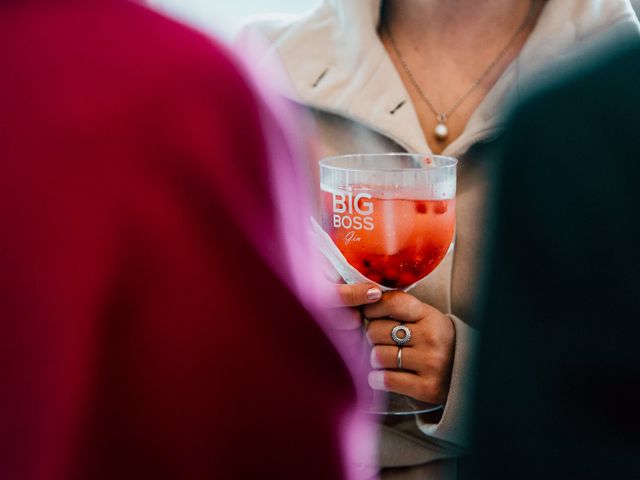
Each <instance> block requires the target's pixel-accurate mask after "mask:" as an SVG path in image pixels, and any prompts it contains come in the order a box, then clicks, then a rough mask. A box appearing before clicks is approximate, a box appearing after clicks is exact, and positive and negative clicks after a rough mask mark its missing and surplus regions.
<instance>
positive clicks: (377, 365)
mask: <svg viewBox="0 0 640 480" xmlns="http://www.w3.org/2000/svg"><path fill="white" fill-rule="evenodd" d="M370 363H371V366H372V367H373V368H382V364H381V363H380V360H379V359H378V355H376V351H375V350H371V362H370Z"/></svg>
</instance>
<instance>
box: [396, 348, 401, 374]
mask: <svg viewBox="0 0 640 480" xmlns="http://www.w3.org/2000/svg"><path fill="white" fill-rule="evenodd" d="M397 363H398V370H402V347H398V358H397Z"/></svg>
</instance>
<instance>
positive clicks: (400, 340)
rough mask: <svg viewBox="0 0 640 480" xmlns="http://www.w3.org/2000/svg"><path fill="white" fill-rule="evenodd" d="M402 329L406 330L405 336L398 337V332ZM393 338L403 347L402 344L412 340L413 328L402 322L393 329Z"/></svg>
mask: <svg viewBox="0 0 640 480" xmlns="http://www.w3.org/2000/svg"><path fill="white" fill-rule="evenodd" d="M400 331H403V332H404V337H402V338H400V337H398V332H400ZM391 340H393V341H394V342H395V343H396V345H398V346H399V347H401V346H402V345H405V344H407V343H409V340H411V330H409V327H407V326H406V325H403V324H402V323H401V324H400V325H396V326H395V327H393V329H392V330H391Z"/></svg>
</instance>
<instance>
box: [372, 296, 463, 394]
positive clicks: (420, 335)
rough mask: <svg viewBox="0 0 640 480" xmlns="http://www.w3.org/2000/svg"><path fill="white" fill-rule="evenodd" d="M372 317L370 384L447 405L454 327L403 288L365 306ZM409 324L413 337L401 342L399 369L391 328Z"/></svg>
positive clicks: (441, 315)
mask: <svg viewBox="0 0 640 480" xmlns="http://www.w3.org/2000/svg"><path fill="white" fill-rule="evenodd" d="M363 313H364V316H365V317H366V318H367V319H369V321H370V322H369V325H368V328H367V336H368V338H369V341H370V342H371V344H372V345H373V350H372V351H371V365H372V366H373V368H375V369H376V370H374V371H372V372H371V373H370V374H369V384H370V385H371V387H372V388H374V389H377V390H388V391H392V392H396V393H400V394H403V395H408V396H410V397H412V398H415V399H417V400H422V401H424V402H428V403H435V404H442V403H445V401H446V399H447V395H448V393H449V384H450V382H451V371H452V368H453V354H454V345H455V330H454V327H453V323H452V322H451V320H450V319H449V318H448V317H447V316H446V315H444V314H443V313H442V312H440V311H439V310H437V309H435V308H433V307H431V306H430V305H427V304H425V303H422V302H421V301H420V300H418V299H417V298H415V297H413V296H411V295H409V294H407V293H404V292H399V291H394V292H388V293H385V294H384V295H383V296H382V299H381V300H380V301H379V302H377V303H374V304H371V305H367V306H365V307H363ZM400 322H406V326H407V327H408V328H409V329H410V330H411V339H410V340H409V342H408V343H407V344H405V345H403V346H402V370H399V369H398V348H399V347H398V346H397V345H396V343H395V342H394V341H393V340H392V339H391V330H392V329H393V327H395V326H396V325H399V323H400Z"/></svg>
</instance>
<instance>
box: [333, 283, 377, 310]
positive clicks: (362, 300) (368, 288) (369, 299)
mask: <svg viewBox="0 0 640 480" xmlns="http://www.w3.org/2000/svg"><path fill="white" fill-rule="evenodd" d="M336 287H337V290H338V297H339V298H340V301H341V302H342V303H341V305H337V306H343V307H357V306H359V305H368V304H370V303H375V302H377V301H378V300H380V299H381V298H382V290H380V288H379V287H377V286H375V285H373V284H371V283H355V284H353V285H346V284H339V285H336Z"/></svg>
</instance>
